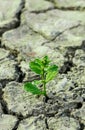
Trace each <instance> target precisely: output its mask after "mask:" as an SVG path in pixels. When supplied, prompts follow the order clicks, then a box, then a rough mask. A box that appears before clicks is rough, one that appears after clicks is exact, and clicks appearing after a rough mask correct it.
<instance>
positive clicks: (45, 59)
mask: <svg viewBox="0 0 85 130" xmlns="http://www.w3.org/2000/svg"><path fill="white" fill-rule="evenodd" d="M42 62H43V65H44V66H47V65H48V64H49V63H50V60H49V58H48V56H44V58H43V59H42Z"/></svg>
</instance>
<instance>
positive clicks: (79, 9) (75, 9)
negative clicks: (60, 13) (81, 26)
mask: <svg viewBox="0 0 85 130" xmlns="http://www.w3.org/2000/svg"><path fill="white" fill-rule="evenodd" d="M45 1H48V2H51V3H52V4H53V5H54V8H55V9H59V10H64V11H84V10H85V7H81V6H76V7H75V6H69V7H64V6H61V7H59V6H57V4H56V2H55V1H54V0H45Z"/></svg>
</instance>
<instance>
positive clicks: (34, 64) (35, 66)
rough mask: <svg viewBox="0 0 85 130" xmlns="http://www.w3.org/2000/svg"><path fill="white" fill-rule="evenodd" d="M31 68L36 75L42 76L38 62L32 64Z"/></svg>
mask: <svg viewBox="0 0 85 130" xmlns="http://www.w3.org/2000/svg"><path fill="white" fill-rule="evenodd" d="M29 66H30V68H31V70H32V71H34V72H35V73H37V74H42V69H41V66H40V64H39V63H37V62H36V61H32V62H30V64H29Z"/></svg>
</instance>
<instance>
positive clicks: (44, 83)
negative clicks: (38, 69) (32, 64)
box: [42, 68, 46, 96]
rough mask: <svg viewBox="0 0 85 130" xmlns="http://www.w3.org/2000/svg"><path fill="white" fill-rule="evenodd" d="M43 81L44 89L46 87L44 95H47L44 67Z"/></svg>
mask: <svg viewBox="0 0 85 130" xmlns="http://www.w3.org/2000/svg"><path fill="white" fill-rule="evenodd" d="M42 83H43V89H44V96H46V82H45V70H44V68H43V74H42Z"/></svg>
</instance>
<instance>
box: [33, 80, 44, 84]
mask: <svg viewBox="0 0 85 130" xmlns="http://www.w3.org/2000/svg"><path fill="white" fill-rule="evenodd" d="M32 83H33V84H35V85H39V84H42V80H34V81H33V82H32Z"/></svg>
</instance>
